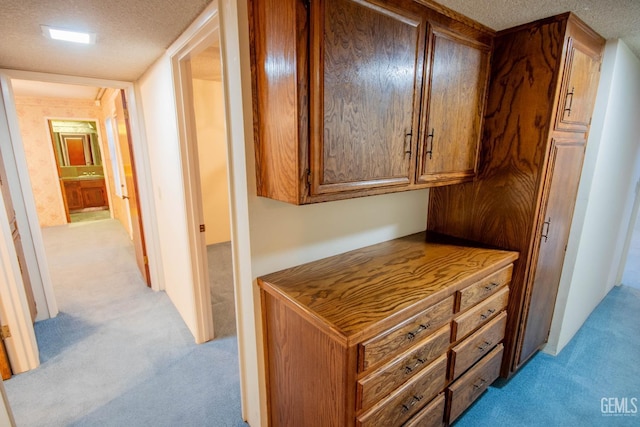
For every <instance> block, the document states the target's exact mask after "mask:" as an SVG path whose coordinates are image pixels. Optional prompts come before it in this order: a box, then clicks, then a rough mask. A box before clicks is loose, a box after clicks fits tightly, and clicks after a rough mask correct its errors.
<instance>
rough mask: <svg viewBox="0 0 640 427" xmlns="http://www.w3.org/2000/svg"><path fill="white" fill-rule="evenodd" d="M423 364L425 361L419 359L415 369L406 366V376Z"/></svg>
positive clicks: (414, 366)
mask: <svg viewBox="0 0 640 427" xmlns="http://www.w3.org/2000/svg"><path fill="white" fill-rule="evenodd" d="M423 363H424V360H422V359H417V360H416V364H415V365H413V367H411V366H405V367H404V373H405V374H406V375H409V374H410V373H411V372H413V370H414V369H416V368H417V367H418V366H420V365H422V364H423Z"/></svg>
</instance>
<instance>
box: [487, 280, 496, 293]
mask: <svg viewBox="0 0 640 427" xmlns="http://www.w3.org/2000/svg"><path fill="white" fill-rule="evenodd" d="M497 286H498V283H495V282H492V283H490V284H489V285H487V286H485V287H484V290H485V291H487V292H488V291H490V290H492V289H494V288H496V287H497Z"/></svg>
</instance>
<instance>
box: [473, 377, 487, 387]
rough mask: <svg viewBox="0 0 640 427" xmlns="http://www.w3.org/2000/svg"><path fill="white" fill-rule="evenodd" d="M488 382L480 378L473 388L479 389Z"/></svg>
mask: <svg viewBox="0 0 640 427" xmlns="http://www.w3.org/2000/svg"><path fill="white" fill-rule="evenodd" d="M486 382H487V380H485V379H484V378H480V381H479V382H477V383H475V384H474V385H473V388H474V389H478V388H480V387H482V386H483V385H484V384H485V383H486Z"/></svg>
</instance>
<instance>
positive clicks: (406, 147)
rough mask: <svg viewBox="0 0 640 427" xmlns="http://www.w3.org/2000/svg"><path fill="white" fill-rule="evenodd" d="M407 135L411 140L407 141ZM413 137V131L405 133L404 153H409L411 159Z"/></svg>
mask: <svg viewBox="0 0 640 427" xmlns="http://www.w3.org/2000/svg"><path fill="white" fill-rule="evenodd" d="M407 137H409V142H408V143H407ZM412 137H413V132H407V131H405V133H404V154H408V155H409V159H411V139H412Z"/></svg>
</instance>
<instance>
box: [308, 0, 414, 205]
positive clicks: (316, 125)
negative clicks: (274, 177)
mask: <svg viewBox="0 0 640 427" xmlns="http://www.w3.org/2000/svg"><path fill="white" fill-rule="evenodd" d="M425 22H426V21H425V19H424V16H423V13H422V9H421V6H419V5H417V4H416V3H415V2H412V1H405V0H394V1H387V2H384V3H383V2H378V1H368V0H357V1H356V0H326V1H313V2H311V58H310V61H311V73H310V74H311V89H310V106H311V109H310V111H311V114H310V130H311V137H310V156H311V159H310V160H311V162H310V163H311V171H310V175H311V176H310V181H311V194H312V195H318V194H323V193H335V192H343V191H349V190H356V189H359V190H362V189H367V188H376V187H385V186H407V185H409V184H410V183H412V182H413V179H412V177H413V176H414V174H415V167H414V166H413V163H414V162H412V158H415V150H414V149H413V146H414V145H416V144H415V141H416V136H417V132H418V114H417V112H418V111H419V107H420V93H421V90H422V77H423V62H424V43H425Z"/></svg>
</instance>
